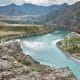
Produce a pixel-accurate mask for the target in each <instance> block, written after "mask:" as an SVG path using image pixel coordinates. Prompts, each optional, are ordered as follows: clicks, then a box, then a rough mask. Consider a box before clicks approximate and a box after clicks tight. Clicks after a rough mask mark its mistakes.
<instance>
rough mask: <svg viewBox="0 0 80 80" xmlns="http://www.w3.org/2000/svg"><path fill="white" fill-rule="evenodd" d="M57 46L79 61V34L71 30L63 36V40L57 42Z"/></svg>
mask: <svg viewBox="0 0 80 80" xmlns="http://www.w3.org/2000/svg"><path fill="white" fill-rule="evenodd" d="M57 46H58V47H59V48H60V49H61V50H62V51H64V52H65V53H67V54H66V55H67V56H71V57H72V59H75V60H76V61H78V62H80V34H78V33H76V32H72V33H71V34H69V35H68V36H66V37H65V38H64V40H62V41H60V42H58V43H57Z"/></svg>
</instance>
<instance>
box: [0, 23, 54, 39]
mask: <svg viewBox="0 0 80 80" xmlns="http://www.w3.org/2000/svg"><path fill="white" fill-rule="evenodd" d="M52 31H54V30H53V29H49V28H48V27H47V26H44V25H30V24H24V25H23V24H2V25H1V24H0V38H1V40H2V39H4V40H3V41H5V40H8V39H14V38H21V37H29V36H33V35H40V34H45V33H48V32H52Z"/></svg>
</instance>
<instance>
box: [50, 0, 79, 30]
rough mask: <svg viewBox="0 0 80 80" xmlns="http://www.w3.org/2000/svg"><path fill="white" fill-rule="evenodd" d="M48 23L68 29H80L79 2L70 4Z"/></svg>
mask: <svg viewBox="0 0 80 80" xmlns="http://www.w3.org/2000/svg"><path fill="white" fill-rule="evenodd" d="M49 24H53V25H54V26H59V27H60V26H61V27H63V28H67V29H70V30H80V2H77V3H75V4H73V5H71V6H70V8H68V9H66V10H65V11H64V12H63V13H62V14H60V15H58V17H56V18H55V19H53V21H52V22H49Z"/></svg>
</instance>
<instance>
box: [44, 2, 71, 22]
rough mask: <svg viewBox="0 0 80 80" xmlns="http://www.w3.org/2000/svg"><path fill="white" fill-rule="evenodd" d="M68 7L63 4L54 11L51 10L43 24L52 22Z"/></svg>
mask: <svg viewBox="0 0 80 80" xmlns="http://www.w3.org/2000/svg"><path fill="white" fill-rule="evenodd" d="M69 7H70V5H68V4H67V3H64V4H62V5H61V7H60V8H59V9H56V10H55V11H53V10H51V11H50V12H49V13H48V14H47V15H45V17H44V19H43V22H45V23H47V22H51V21H53V20H54V19H55V18H56V17H57V16H58V15H60V14H62V13H63V12H64V11H65V10H66V9H67V8H69Z"/></svg>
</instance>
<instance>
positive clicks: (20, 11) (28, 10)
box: [0, 4, 68, 16]
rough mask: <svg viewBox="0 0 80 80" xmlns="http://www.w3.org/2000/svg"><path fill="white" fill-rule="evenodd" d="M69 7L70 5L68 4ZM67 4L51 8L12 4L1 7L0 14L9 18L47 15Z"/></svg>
mask: <svg viewBox="0 0 80 80" xmlns="http://www.w3.org/2000/svg"><path fill="white" fill-rule="evenodd" d="M66 5H67V6H68V4H66ZM64 6H65V4H62V5H51V6H47V7H45V6H38V5H33V4H23V5H16V4H10V5H7V6H2V7H0V14H3V15H9V16H21V15H45V14H47V13H48V12H50V11H55V10H59V9H62V8H63V7H64Z"/></svg>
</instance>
